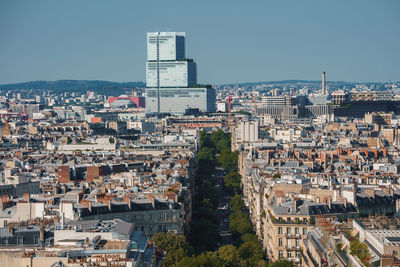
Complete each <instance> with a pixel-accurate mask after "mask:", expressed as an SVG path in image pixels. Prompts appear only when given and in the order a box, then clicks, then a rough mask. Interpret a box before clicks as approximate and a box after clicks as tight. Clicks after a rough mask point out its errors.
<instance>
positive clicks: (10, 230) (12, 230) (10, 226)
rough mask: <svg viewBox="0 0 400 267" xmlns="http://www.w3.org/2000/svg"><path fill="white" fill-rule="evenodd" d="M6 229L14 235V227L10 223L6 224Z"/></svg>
mask: <svg viewBox="0 0 400 267" xmlns="http://www.w3.org/2000/svg"><path fill="white" fill-rule="evenodd" d="M8 231H9V233H10V235H14V227H13V226H12V225H9V226H8Z"/></svg>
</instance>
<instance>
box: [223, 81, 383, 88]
mask: <svg viewBox="0 0 400 267" xmlns="http://www.w3.org/2000/svg"><path fill="white" fill-rule="evenodd" d="M327 83H328V84H332V85H349V84H355V83H356V82H343V81H327ZM261 84H274V85H290V84H309V85H319V84H321V81H312V80H282V81H263V82H241V83H229V84H221V86H235V85H237V86H239V87H243V86H256V85H261ZM374 84H376V83H374Z"/></svg>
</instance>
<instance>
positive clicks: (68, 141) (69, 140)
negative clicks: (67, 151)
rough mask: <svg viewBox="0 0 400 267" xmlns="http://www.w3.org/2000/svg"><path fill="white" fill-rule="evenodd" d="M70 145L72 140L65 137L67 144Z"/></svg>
mask: <svg viewBox="0 0 400 267" xmlns="http://www.w3.org/2000/svg"><path fill="white" fill-rule="evenodd" d="M71 143H72V138H71V137H69V136H68V137H67V144H71Z"/></svg>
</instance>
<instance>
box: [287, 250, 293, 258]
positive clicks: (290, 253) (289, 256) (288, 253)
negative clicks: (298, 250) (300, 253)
mask: <svg viewBox="0 0 400 267" xmlns="http://www.w3.org/2000/svg"><path fill="white" fill-rule="evenodd" d="M287 257H288V258H289V259H290V258H292V252H291V251H288V252H287Z"/></svg>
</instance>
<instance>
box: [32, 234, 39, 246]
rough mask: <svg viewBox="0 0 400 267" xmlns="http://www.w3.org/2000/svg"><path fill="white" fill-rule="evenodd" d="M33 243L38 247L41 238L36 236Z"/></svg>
mask: <svg viewBox="0 0 400 267" xmlns="http://www.w3.org/2000/svg"><path fill="white" fill-rule="evenodd" d="M33 243H34V244H35V245H38V244H39V236H37V235H35V236H34V237H33Z"/></svg>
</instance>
